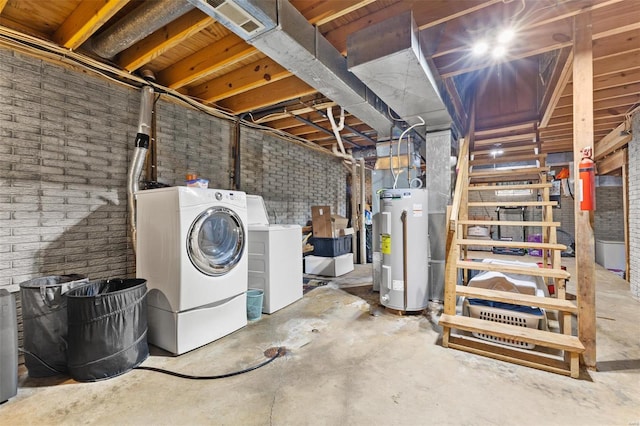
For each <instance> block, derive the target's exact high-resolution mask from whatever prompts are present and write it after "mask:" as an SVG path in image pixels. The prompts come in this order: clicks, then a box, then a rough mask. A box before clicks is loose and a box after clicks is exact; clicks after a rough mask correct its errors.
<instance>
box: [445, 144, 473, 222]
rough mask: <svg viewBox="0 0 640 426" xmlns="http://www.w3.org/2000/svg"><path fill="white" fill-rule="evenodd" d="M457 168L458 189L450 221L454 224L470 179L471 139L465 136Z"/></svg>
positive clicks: (455, 192) (454, 196) (455, 193)
mask: <svg viewBox="0 0 640 426" xmlns="http://www.w3.org/2000/svg"><path fill="white" fill-rule="evenodd" d="M456 168H457V178H456V189H455V191H454V193H453V202H452V206H451V216H450V217H449V223H450V224H452V225H453V224H455V223H456V221H457V220H458V214H459V213H460V203H461V202H462V189H463V187H464V185H465V184H466V181H467V180H468V179H469V141H468V140H466V139H464V138H463V139H460V152H459V153H458V164H457V166H456Z"/></svg>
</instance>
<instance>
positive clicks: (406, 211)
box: [379, 188, 429, 311]
mask: <svg viewBox="0 0 640 426" xmlns="http://www.w3.org/2000/svg"><path fill="white" fill-rule="evenodd" d="M427 200H428V192H427V190H426V189H409V188H402V189H385V190H383V191H382V192H381V193H380V221H379V223H380V226H379V232H380V251H381V252H382V268H381V277H380V303H381V304H382V305H384V306H386V307H388V308H391V309H397V310H400V311H421V310H423V309H425V308H426V307H427V302H428V299H429V292H428V282H429V217H428V211H429V210H428V206H427Z"/></svg>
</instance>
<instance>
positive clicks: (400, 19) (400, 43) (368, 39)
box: [347, 11, 452, 131]
mask: <svg viewBox="0 0 640 426" xmlns="http://www.w3.org/2000/svg"><path fill="white" fill-rule="evenodd" d="M422 44H424V42H423V43H421V39H420V32H419V31H418V27H417V25H416V23H415V21H414V19H413V16H412V14H411V12H410V11H409V12H406V13H403V14H400V15H398V16H394V17H392V18H389V19H387V20H385V21H383V22H380V23H379V24H376V25H373V26H370V27H367V28H365V29H363V30H360V31H358V32H356V33H353V34H351V35H350V36H349V38H348V39H347V53H348V56H347V59H348V64H349V71H351V72H352V73H354V74H355V75H356V76H358V78H360V80H362V81H363V82H364V84H366V85H367V87H369V88H370V89H371V90H373V91H374V92H375V93H376V95H378V96H379V97H380V98H381V99H382V100H383V101H384V102H386V103H387V105H389V106H390V107H391V108H392V109H393V110H394V111H395V112H396V113H397V114H399V116H400V118H402V119H403V120H404V121H406V122H407V123H409V124H412V125H413V124H416V123H419V122H420V120H419V119H418V117H422V118H423V119H424V121H425V122H426V130H427V131H433V130H443V129H448V128H450V127H451V125H452V119H451V115H450V114H449V112H448V110H447V107H446V105H445V100H444V99H443V96H442V95H441V94H444V93H445V91H444V90H439V88H438V85H439V82H438V79H437V78H436V77H437V76H438V74H437V71H436V70H435V68H434V69H431V67H430V66H429V63H428V61H427V59H426V56H425V55H424V52H423V50H424V49H423V48H424V46H423V45H422Z"/></svg>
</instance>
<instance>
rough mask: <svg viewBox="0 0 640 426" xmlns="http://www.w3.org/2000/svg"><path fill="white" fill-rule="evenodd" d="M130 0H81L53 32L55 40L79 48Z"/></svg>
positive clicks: (68, 46)
mask: <svg viewBox="0 0 640 426" xmlns="http://www.w3.org/2000/svg"><path fill="white" fill-rule="evenodd" d="M128 2H129V0H102V1H81V2H80V3H79V4H78V7H76V8H75V9H74V10H73V12H71V14H70V15H69V16H68V17H67V19H65V21H64V22H63V23H62V25H60V27H58V29H57V30H56V32H55V33H53V37H52V39H53V41H54V42H56V43H58V44H59V45H61V46H64V47H66V48H67V49H76V48H78V46H80V45H81V44H82V43H84V42H85V41H86V40H87V39H88V38H89V37H91V35H92V34H93V33H95V32H96V31H97V30H98V29H99V28H100V27H101V26H102V25H104V24H105V23H106V22H107V21H108V20H109V19H110V18H111V17H112V16H113V15H115V14H116V12H118V11H119V10H120V9H121V8H122V7H123V6H124V5H126V4H127V3H128ZM0 9H2V7H0Z"/></svg>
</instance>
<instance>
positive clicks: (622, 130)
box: [593, 123, 631, 160]
mask: <svg viewBox="0 0 640 426" xmlns="http://www.w3.org/2000/svg"><path fill="white" fill-rule="evenodd" d="M626 126H627V124H626V123H622V124H620V125H619V126H618V127H616V128H615V129H613V130H612V131H611V132H610V133H609V134H608V135H607V136H605V137H604V138H602V139H600V140H599V141H597V142H596V143H595V149H594V150H593V156H594V158H595V159H596V160H599V159H600V158H602V157H604V156H605V155H609V154H610V153H612V152H614V151H616V150H618V149H620V148H622V147H623V146H625V145H626V144H628V143H629V141H630V140H631V133H629V132H627V131H626V130H628V129H627V127H626Z"/></svg>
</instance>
